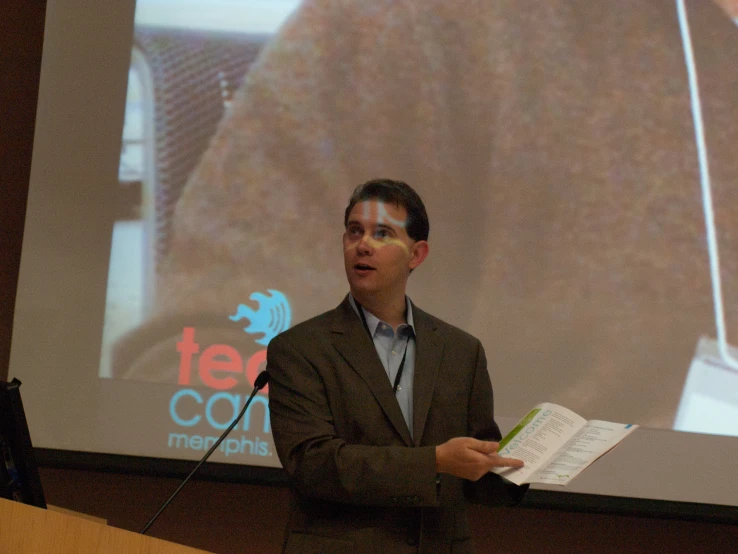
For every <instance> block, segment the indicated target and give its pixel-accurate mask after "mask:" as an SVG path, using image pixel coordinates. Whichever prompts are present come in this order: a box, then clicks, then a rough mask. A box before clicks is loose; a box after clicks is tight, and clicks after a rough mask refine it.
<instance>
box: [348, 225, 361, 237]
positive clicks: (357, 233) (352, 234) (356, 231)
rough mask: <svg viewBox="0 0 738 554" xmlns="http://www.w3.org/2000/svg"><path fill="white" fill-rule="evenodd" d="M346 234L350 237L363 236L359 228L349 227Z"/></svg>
mask: <svg viewBox="0 0 738 554" xmlns="http://www.w3.org/2000/svg"><path fill="white" fill-rule="evenodd" d="M348 234H349V236H350V237H360V236H361V235H363V234H364V231H363V229H360V228H359V227H349V229H348Z"/></svg>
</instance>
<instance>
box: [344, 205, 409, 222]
mask: <svg viewBox="0 0 738 554" xmlns="http://www.w3.org/2000/svg"><path fill="white" fill-rule="evenodd" d="M348 220H349V222H352V221H354V222H358V223H363V224H373V225H388V226H397V227H406V226H407V210H405V208H404V207H403V206H398V205H397V204H393V203H391V202H383V201H381V200H365V201H363V202H357V203H356V204H355V205H354V207H353V208H352V209H351V212H350V213H349V217H348Z"/></svg>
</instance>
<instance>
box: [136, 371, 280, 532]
mask: <svg viewBox="0 0 738 554" xmlns="http://www.w3.org/2000/svg"><path fill="white" fill-rule="evenodd" d="M268 382H269V373H267V372H266V371H262V372H261V373H259V375H257V376H256V379H255V380H254V390H253V391H252V392H251V396H249V398H248V400H247V401H246V404H244V406H243V408H242V409H241V412H240V413H239V414H238V415H237V416H236V419H234V420H233V422H232V423H231V424H230V425H229V426H228V429H226V430H225V431H224V432H223V434H222V435H221V436H220V438H219V439H218V440H217V441H216V442H215V444H214V445H213V446H212V447H211V448H210V450H208V451H207V452H206V453H205V456H203V457H202V460H200V463H198V464H197V465H196V466H195V469H193V470H192V471H191V472H190V474H189V475H188V476H187V477H186V478H185V480H184V481H182V484H180V485H179V487H177V490H176V491H174V493H173V494H172V496H170V497H169V499H168V500H167V501H166V502H164V505H163V506H162V507H161V508H159V511H158V512H156V514H154V517H152V518H151V519H150V520H149V522H148V523H147V524H146V525H145V526H144V528H143V529H141V534H142V535H144V534H146V531H148V530H149V527H151V526H152V525H153V524H154V522H155V521H156V520H157V518H158V517H159V516H160V515H161V513H162V512H163V511H164V510H165V509H166V508H167V506H169V504H170V503H171V502H172V500H174V497H175V496H177V495H178V494H179V491H181V490H182V488H183V487H184V486H185V485H186V484H187V482H188V481H189V480H190V478H191V477H192V476H193V475H194V474H195V472H196V471H197V470H198V469H200V466H201V465H202V464H204V463H205V460H207V459H208V458H209V457H210V455H211V454H212V453H213V452H215V449H216V448H218V445H219V444H220V443H221V442H223V439H225V438H226V436H227V435H228V433H230V432H231V431H232V430H233V428H234V427H235V426H236V425H238V422H239V421H240V420H241V418H242V417H243V415H244V414H245V413H246V410H247V409H248V407H249V404H251V401H252V400H253V399H254V396H256V393H257V392H259V391H260V390H261V389H263V388H264V386H265V385H266V384H267V383H268Z"/></svg>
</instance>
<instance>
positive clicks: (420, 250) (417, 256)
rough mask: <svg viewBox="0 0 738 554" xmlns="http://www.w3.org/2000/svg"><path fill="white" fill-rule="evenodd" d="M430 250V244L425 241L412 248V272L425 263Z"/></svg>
mask: <svg viewBox="0 0 738 554" xmlns="http://www.w3.org/2000/svg"><path fill="white" fill-rule="evenodd" d="M429 250H430V247H429V246H428V242H427V241H424V240H419V241H418V242H416V243H415V244H413V246H412V251H411V252H412V253H411V256H410V264H409V266H408V267H409V268H410V271H412V270H413V269H415V268H416V267H418V266H419V265H420V264H422V263H423V261H424V260H425V259H426V258H427V257H428V252H429Z"/></svg>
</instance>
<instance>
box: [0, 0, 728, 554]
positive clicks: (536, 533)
mask: <svg viewBox="0 0 738 554" xmlns="http://www.w3.org/2000/svg"><path fill="white" fill-rule="evenodd" d="M45 7H46V6H45V2H44V1H43V0H3V9H2V10H1V11H0V378H1V379H6V378H7V374H8V360H9V352H10V339H11V331H12V322H13V309H14V304H15V290H16V286H17V280H18V266H19V262H20V251H21V244H22V237H23V223H24V218H25V208H26V199H27V196H28V181H29V175H30V167H31V153H32V146H33V129H34V120H35V112H36V100H37V95H38V83H39V72H40V64H41V46H42V40H43V25H44V15H45ZM31 432H32V433H33V430H31ZM41 476H42V480H43V486H44V491H45V493H46V497H47V501H48V502H49V503H50V504H54V505H57V506H61V507H65V508H68V509H71V510H76V511H79V512H83V513H87V514H90V515H95V516H99V517H103V518H105V519H107V520H108V522H109V524H110V525H113V526H116V527H121V528H124V529H130V530H134V531H135V530H140V529H141V528H142V527H143V526H144V525H145V524H146V522H147V521H148V519H149V518H150V517H151V516H152V515H153V514H154V513H155V512H156V510H157V509H158V507H159V506H160V505H161V503H163V502H164V501H165V500H166V499H167V498H168V497H169V495H170V494H171V493H172V492H173V491H174V489H175V488H176V486H177V485H178V480H176V479H167V478H156V477H141V476H134V475H121V474H116V473H100V472H93V471H80V470H67V469H53V468H41ZM288 505H289V501H288V492H287V490H286V489H284V488H281V487H266V486H255V485H246V484H234V483H213V482H203V481H195V482H192V483H190V484H188V485H187V487H186V488H185V489H183V492H182V494H181V495H180V496H179V497H178V498H177V500H176V501H175V502H174V503H173V504H172V506H171V507H170V508H169V509H168V510H167V511H165V512H164V514H163V515H162V516H161V518H160V519H159V520H158V521H157V522H156V523H155V525H154V526H153V527H152V528H151V530H150V531H149V534H150V535H152V536H156V537H160V538H164V539H168V540H171V541H174V542H178V543H181V544H187V545H191V546H194V547H198V548H202V549H206V550H211V551H215V552H258V553H260V554H269V553H276V552H279V550H280V546H281V544H282V533H283V531H284V527H285V525H286V522H287V514H288ZM471 516H472V524H473V530H474V535H475V537H476V542H477V545H478V550H479V552H480V553H481V552H493V551H501V552H516V553H526V552H531V553H533V552H535V553H542V552H602V553H609V552H613V553H614V552H634V553H639V552H643V553H653V552H731V551H734V549H735V545H736V544H738V528H737V527H735V526H729V525H719V524H707V523H693V522H684V521H671V520H659V519H646V518H637V517H625V516H608V515H597V514H581V513H570V512H563V511H551V510H533V509H522V508H516V509H502V508H500V509H484V508H478V507H473V508H472V511H471Z"/></svg>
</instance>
